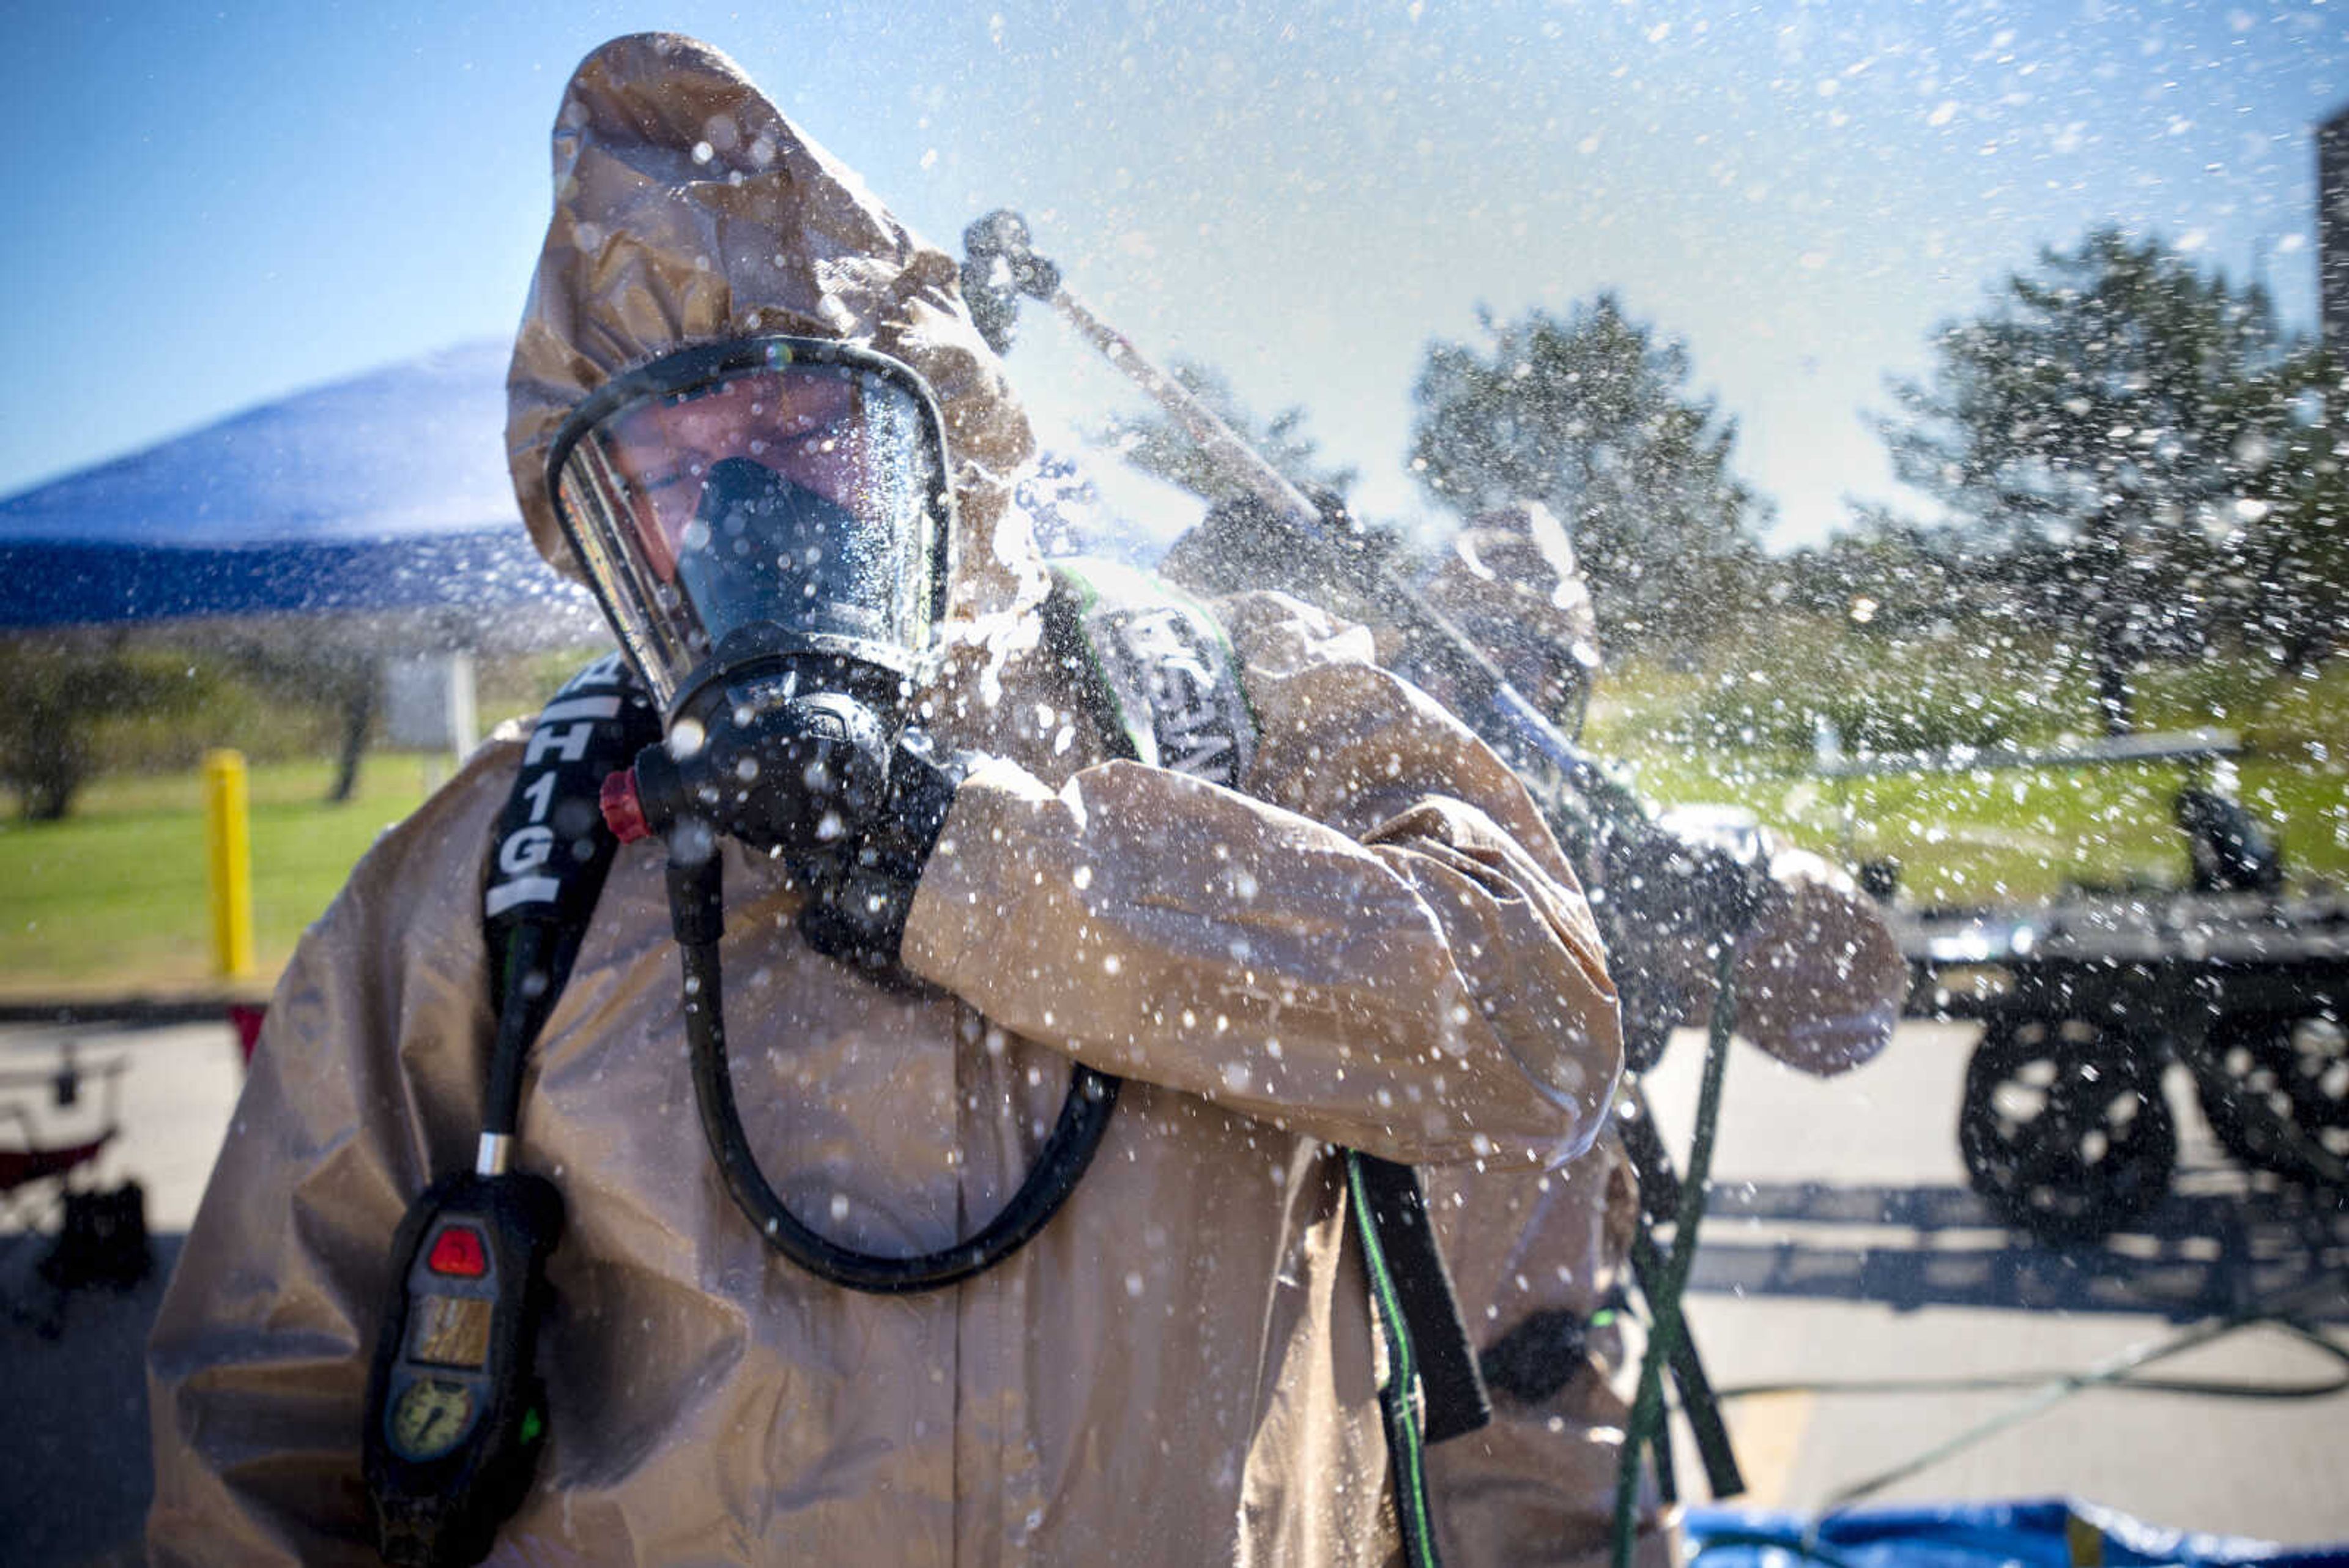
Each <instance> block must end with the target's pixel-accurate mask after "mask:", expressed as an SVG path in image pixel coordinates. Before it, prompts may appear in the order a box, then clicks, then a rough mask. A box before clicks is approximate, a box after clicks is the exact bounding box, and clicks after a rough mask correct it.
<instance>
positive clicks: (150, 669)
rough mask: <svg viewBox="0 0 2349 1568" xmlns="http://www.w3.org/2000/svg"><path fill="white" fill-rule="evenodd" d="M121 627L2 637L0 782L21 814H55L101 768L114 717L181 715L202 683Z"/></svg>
mask: <svg viewBox="0 0 2349 1568" xmlns="http://www.w3.org/2000/svg"><path fill="white" fill-rule="evenodd" d="M128 641H129V639H128V635H127V634H126V633H124V632H121V631H119V630H116V631H108V632H88V631H81V630H73V631H66V632H59V633H26V634H25V635H22V636H18V637H11V638H9V639H6V640H5V643H0V785H5V787H6V788H8V789H9V790H11V791H13V792H14V793H15V794H16V804H17V809H18V811H19V812H20V813H22V815H24V816H25V818H26V820H27V821H32V822H57V821H59V820H62V819H63V818H64V817H65V816H66V815H67V814H69V813H70V812H71V811H72V810H73V803H74V796H75V795H76V794H78V793H80V790H81V786H82V785H83V784H87V783H88V782H89V780H90V779H91V778H92V777H93V776H94V775H95V774H97V773H98V771H99V769H100V765H101V760H102V759H101V757H100V755H99V745H98V738H99V734H100V732H101V731H102V729H103V728H104V727H105V726H106V725H107V724H109V723H110V722H119V721H121V720H124V719H131V718H140V717H146V716H154V715H177V716H181V717H184V716H185V715H186V714H187V712H188V711H191V709H192V707H193V706H194V705H195V704H196V703H197V702H198V701H201V699H202V688H201V687H199V686H196V685H193V684H191V682H189V681H187V680H183V679H181V678H179V677H178V676H176V675H175V674H174V673H173V671H172V670H171V669H170V668H168V666H167V664H166V663H165V662H162V661H159V660H157V659H152V658H141V657H139V656H138V655H136V654H134V653H132V652H130V651H129V649H128Z"/></svg>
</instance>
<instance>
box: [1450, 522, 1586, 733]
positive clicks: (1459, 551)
mask: <svg viewBox="0 0 2349 1568" xmlns="http://www.w3.org/2000/svg"><path fill="white" fill-rule="evenodd" d="M1427 602H1428V604H1429V606H1430V607H1433V608H1434V609H1437V610H1440V611H1442V612H1443V613H1444V615H1447V616H1449V617H1451V618H1452V619H1453V621H1454V623H1455V624H1456V625H1458V626H1459V628H1460V629H1461V630H1463V631H1464V632H1466V633H1467V634H1468V635H1469V636H1470V637H1471V638H1473V639H1475V641H1476V643H1477V645H1478V646H1479V647H1481V648H1483V649H1485V651H1486V652H1487V653H1489V654H1491V655H1492V657H1493V659H1494V660H1495V662H1496V663H1498V664H1499V665H1500V667H1501V672H1502V673H1503V674H1505V675H1506V676H1507V677H1508V678H1509V681H1510V683H1511V684H1512V685H1514V686H1516V688H1517V689H1518V691H1521V692H1523V693H1524V694H1525V695H1526V697H1527V698H1528V699H1530V700H1531V701H1533V702H1534V704H1535V705H1536V706H1537V707H1538V708H1540V709H1541V710H1542V711H1543V712H1544V713H1545V714H1547V715H1548V716H1549V717H1550V718H1551V719H1552V720H1553V722H1557V724H1558V725H1559V727H1560V728H1561V729H1564V730H1565V731H1567V732H1568V734H1572V733H1574V732H1577V731H1578V730H1579V729H1580V727H1581V710H1582V705H1583V703H1584V702H1585V701H1587V700H1588V696H1589V692H1590V687H1591V683H1592V682H1593V681H1594V680H1597V678H1598V675H1599V618H1598V615H1597V613H1596V611H1595V610H1594V609H1593V608H1592V606H1591V602H1590V587H1589V585H1588V584H1587V583H1585V582H1584V581H1583V578H1582V573H1581V571H1580V569H1579V568H1578V566H1576V564H1575V558H1574V545H1573V542H1572V541H1571V540H1569V539H1568V537H1567V532H1566V525H1565V524H1562V523H1560V522H1559V521H1558V520H1557V517H1556V516H1555V515H1553V514H1551V512H1550V510H1549V508H1547V507H1546V506H1544V505H1543V504H1541V503H1539V502H1538V501H1532V502H1519V503H1516V504H1512V505H1508V506H1503V507H1499V508H1496V509H1495V510H1493V511H1490V512H1484V513H1480V514H1477V515H1476V516H1475V517H1472V518H1470V519H1469V520H1468V524H1467V525H1466V526H1465V527H1464V528H1463V529H1462V530H1461V531H1460V533H1459V535H1457V536H1456V537H1455V538H1454V540H1453V543H1452V549H1451V552H1450V553H1449V554H1448V555H1447V556H1445V557H1444V561H1443V564H1442V565H1441V566H1438V567H1437V568H1436V571H1435V575H1434V576H1433V577H1432V578H1430V579H1429V581H1428V584H1427Z"/></svg>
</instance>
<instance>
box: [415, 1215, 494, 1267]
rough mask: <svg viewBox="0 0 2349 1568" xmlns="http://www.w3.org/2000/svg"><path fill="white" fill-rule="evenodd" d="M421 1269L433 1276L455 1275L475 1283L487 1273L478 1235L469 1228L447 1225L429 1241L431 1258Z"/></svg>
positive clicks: (478, 1232)
mask: <svg viewBox="0 0 2349 1568" xmlns="http://www.w3.org/2000/svg"><path fill="white" fill-rule="evenodd" d="M424 1266H425V1267H426V1268H428V1269H430V1270H431V1271H432V1272H434V1273H436V1274H457V1275H461V1276H462V1277H463V1278H465V1279H469V1280H477V1279H479V1278H481V1276H482V1275H483V1274H486V1273H488V1272H490V1259H489V1254H488V1253H487V1252H486V1251H484V1250H483V1249H482V1246H481V1232H480V1231H476V1230H474V1229H473V1228H472V1227H471V1225H451V1226H450V1227H449V1228H448V1229H447V1230H445V1231H441V1232H440V1234H439V1235H438V1236H435V1237H434V1238H433V1239H432V1255H431V1256H430V1257H429V1258H427V1259H426V1260H425V1262H424Z"/></svg>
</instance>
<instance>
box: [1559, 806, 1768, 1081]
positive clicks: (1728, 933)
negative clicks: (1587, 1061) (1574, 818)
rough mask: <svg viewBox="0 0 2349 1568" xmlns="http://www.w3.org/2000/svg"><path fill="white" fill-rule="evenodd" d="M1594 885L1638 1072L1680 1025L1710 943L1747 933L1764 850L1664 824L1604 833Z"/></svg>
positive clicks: (1758, 904)
mask: <svg viewBox="0 0 2349 1568" xmlns="http://www.w3.org/2000/svg"><path fill="white" fill-rule="evenodd" d="M1600 846H1601V851H1600V859H1601V863H1602V865H1603V867H1604V868H1605V874H1606V880H1605V883H1604V884H1603V886H1601V887H1600V888H1597V889H1594V892H1595V894H1596V895H1597V897H1596V898H1595V900H1594V902H1595V903H1596V906H1597V909H1596V912H1597V915H1598V917H1599V926H1600V930H1601V934H1602V935H1603V936H1604V937H1605V939H1606V941H1607V951H1608V961H1609V968H1610V969H1611V970H1612V971H1614V976H1615V983H1616V992H1617V996H1618V999H1619V1004H1620V1006H1621V1009H1622V1016H1623V1039H1624V1046H1625V1051H1626V1064H1627V1065H1628V1066H1629V1067H1630V1069H1631V1071H1633V1072H1635V1073H1637V1072H1645V1071H1647V1070H1648V1069H1649V1068H1650V1067H1651V1066H1653V1065H1654V1064H1655V1063H1656V1059H1657V1058H1658V1057H1659V1056H1661V1054H1663V1047H1664V1044H1665V1041H1666V1040H1667V1038H1668V1037H1669V1036H1670V1034H1671V1031H1672V1030H1673V1029H1674V1028H1676V1027H1678V1026H1679V1025H1680V1024H1681V1023H1683V1022H1685V1021H1686V1020H1687V1017H1688V1014H1689V1012H1690V1010H1691V1005H1692V1001H1693V999H1694V994H1695V992H1696V991H1697V990H1698V989H1699V988H1700V987H1701V985H1702V980H1703V977H1704V976H1705V975H1707V974H1708V973H1709V972H1710V967H1711V966H1710V963H1709V961H1708V956H1707V955H1708V954H1709V953H1710V952H1711V951H1712V950H1714V949H1715V947H1716V946H1717V944H1719V943H1721V942H1723V941H1727V940H1733V939H1735V938H1738V937H1741V936H1743V935H1744V934H1745V933H1746V932H1747V931H1748V930H1750V929H1752V928H1753V925H1754V920H1755V919H1756V918H1757V917H1758V916H1759V915H1760V913H1761V911H1762V909H1763V906H1764V901H1765V899H1766V898H1767V897H1768V894H1769V886H1770V871H1769V855H1768V851H1767V846H1765V845H1764V844H1763V843H1762V842H1761V841H1760V839H1759V836H1753V837H1751V838H1750V839H1749V840H1748V841H1745V842H1740V841H1739V840H1738V839H1737V838H1734V837H1722V836H1718V835H1691V834H1686V833H1682V832H1676V831H1674V830H1673V829H1672V828H1671V827H1670V826H1665V825H1661V824H1644V825H1642V826H1640V827H1639V828H1637V829H1634V830H1631V831H1615V832H1609V833H1606V834H1603V835H1602V836H1601V838H1600Z"/></svg>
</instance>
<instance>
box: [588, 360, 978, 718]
mask: <svg viewBox="0 0 2349 1568" xmlns="http://www.w3.org/2000/svg"><path fill="white" fill-rule="evenodd" d="M548 474H549V484H548V489H549V492H550V493H552V494H553V496H554V503H555V514H556V516H557V518H558V519H559V520H560V522H561V524H562V526H563V530H564V536H565V537H566V538H567V539H568V540H569V541H570V544H571V547H572V550H573V552H574V555H575V556H576V557H577V559H578V560H579V562H580V564H581V566H584V567H585V570H586V573H587V576H588V577H589V579H590V581H591V582H592V584H593V585H594V587H595V594H596V597H598V598H599V599H600V600H601V601H602V604H603V607H604V610H605V615H606V617H607V618H609V619H610V621H611V623H612V625H613V628H614V629H615V630H616V632H617V633H618V634H619V637H620V639H621V640H622V642H623V644H624V646H625V647H626V649H627V650H628V652H629V654H630V655H631V657H632V658H633V659H634V660H635V662H636V665H637V667H638V669H639V670H642V672H643V674H644V676H645V679H646V680H647V683H648V684H649V686H650V687H651V689H652V692H653V696H654V699H655V701H657V702H658V703H659V704H660V706H661V708H662V710H663V711H665V712H667V713H671V714H674V713H675V712H676V711H678V709H679V708H680V707H681V706H682V705H683V704H684V703H685V702H686V701H688V699H690V698H691V697H692V696H693V695H694V694H695V693H696V692H697V691H699V690H700V689H702V688H703V687H705V686H707V685H709V683H710V682H711V681H712V680H718V679H720V678H725V679H732V678H735V677H738V676H740V675H742V674H745V673H749V672H752V671H755V670H757V669H758V668H760V667H761V666H768V667H776V668H781V667H783V666H787V665H791V664H794V663H799V662H802V661H804V660H806V659H810V658H812V659H820V660H825V661H831V662H834V663H838V662H841V661H846V662H848V663H851V664H855V665H860V666H863V667H865V668H867V669H868V670H872V671H873V672H874V673H878V674H883V675H886V676H894V677H895V678H897V679H899V680H903V679H905V677H907V676H909V675H910V674H911V673H912V672H913V671H914V670H915V669H916V666H917V665H918V664H919V662H920V661H921V659H923V657H924V656H925V655H926V654H927V653H928V651H929V650H930V648H931V645H932V641H933V639H934V638H935V635H936V631H935V628H936V623H937V621H938V620H939V618H941V616H942V614H943V612H944V607H945V598H946V589H947V578H948V575H949V571H950V562H949V559H948V552H949V549H950V547H951V541H952V537H953V500H952V491H951V488H950V486H949V484H948V482H947V455H946V440H945V431H944V427H943V423H942V421H940V419H939V416H938V411H937V406H936V402H935V401H934V400H932V398H931V396H930V393H929V389H928V388H927V387H926V385H925V384H924V383H923V381H922V380H921V379H920V377H918V376H917V375H916V374H915V372H914V371H913V370H911V369H908V368H907V367H905V366H904V365H902V364H900V363H898V362H897V361H896V360H894V359H891V358H887V357H885V356H884V355H880V354H876V353H874V352H872V351H870V350H867V349H862V348H854V347H852V346H849V345H845V344H840V343H833V342H830V341H826V340H823V339H818V338H804V337H759V338H750V339H744V340H740V341H737V342H732V343H726V344H718V345H710V346H706V347H701V348H688V349H684V350H681V351H679V352H678V353H675V354H671V355H668V356H667V357H665V358H660V359H657V360H655V361H654V362H652V363H651V364H649V365H646V366H644V367H642V368H640V369H636V370H633V371H631V372H629V373H628V374H626V375H625V376H621V377H618V378H616V379H614V380H613V381H611V382H609V383H608V384H606V385H605V386H604V387H603V388H601V389H598V390H597V391H596V392H595V395H594V396H592V397H591V398H589V399H588V400H586V401H585V403H583V404H582V405H581V406H580V408H579V409H578V410H577V411H576V412H575V413H574V414H573V415H572V417H571V418H570V419H569V420H568V421H565V423H564V427H563V429H562V431H561V432H560V433H559V434H558V435H557V436H556V438H555V442H554V449H553V451H552V452H551V454H550V459H549V463H548Z"/></svg>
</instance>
